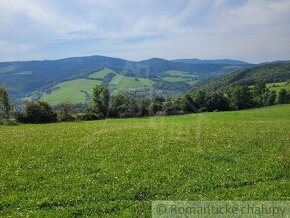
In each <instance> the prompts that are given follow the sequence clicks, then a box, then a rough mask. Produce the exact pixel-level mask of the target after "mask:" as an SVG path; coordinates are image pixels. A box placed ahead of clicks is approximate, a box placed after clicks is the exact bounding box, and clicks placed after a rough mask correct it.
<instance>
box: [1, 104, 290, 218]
mask: <svg viewBox="0 0 290 218" xmlns="http://www.w3.org/2000/svg"><path fill="white" fill-rule="evenodd" d="M289 111H290V105H283V106H275V107H269V108H263V109H256V110H246V111H239V112H221V113H203V114H193V115H184V116H170V117H156V118H144V119H124V120H104V121H93V122H79V123H58V124H46V125H19V126H0V133H1V137H0V146H1V152H0V172H1V174H0V176H1V179H0V196H1V198H0V208H1V209H0V216H3V217H7V216H12V217H20V216H23V217H26V216H31V217H76V216H91V217H104V216H107V217H108V216H109V217H150V216H151V202H152V201H153V200H290V197H289V196H290V195H289V190H290V183H289V181H290V171H289V167H290V159H289V156H290V147H289V145H290V137H289V133H290V113H289Z"/></svg>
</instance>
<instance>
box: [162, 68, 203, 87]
mask: <svg viewBox="0 0 290 218" xmlns="http://www.w3.org/2000/svg"><path fill="white" fill-rule="evenodd" d="M164 75H166V76H164V77H161V79H162V80H164V81H166V82H187V83H188V84H190V85H194V84H195V83H196V81H197V76H196V75H192V74H190V73H188V72H184V71H179V70H168V71H166V72H164Z"/></svg>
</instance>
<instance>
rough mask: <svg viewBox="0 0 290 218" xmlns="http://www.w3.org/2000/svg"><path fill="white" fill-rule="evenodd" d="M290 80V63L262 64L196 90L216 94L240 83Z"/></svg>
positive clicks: (220, 78) (200, 85) (201, 85)
mask: <svg viewBox="0 0 290 218" xmlns="http://www.w3.org/2000/svg"><path fill="white" fill-rule="evenodd" d="M289 80H290V61H289V62H280V63H279V62H277V63H270V64H261V65H258V66H255V67H252V68H248V69H242V70H239V71H237V72H233V73H230V74H228V75H223V76H221V77H219V78H216V79H213V80H210V81H207V82H204V83H201V84H199V85H198V86H197V87H196V88H195V90H202V91H206V92H215V91H220V90H225V89H227V88H229V87H230V86H232V85H234V84H237V83H240V84H246V85H253V84H255V83H257V82H265V83H276V82H285V81H289Z"/></svg>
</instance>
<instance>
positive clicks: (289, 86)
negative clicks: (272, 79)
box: [267, 82, 290, 93]
mask: <svg viewBox="0 0 290 218" xmlns="http://www.w3.org/2000/svg"><path fill="white" fill-rule="evenodd" d="M267 87H268V88H269V89H270V91H276V92H277V93H278V92H279V91H280V90H281V89H286V90H290V82H280V83H268V84H267Z"/></svg>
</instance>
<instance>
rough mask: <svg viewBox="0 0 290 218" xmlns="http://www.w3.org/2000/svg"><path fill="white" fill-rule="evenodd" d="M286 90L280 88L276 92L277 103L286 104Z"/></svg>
mask: <svg viewBox="0 0 290 218" xmlns="http://www.w3.org/2000/svg"><path fill="white" fill-rule="evenodd" d="M287 95H288V94H287V91H286V89H281V90H280V91H279V94H278V103H279V104H287Z"/></svg>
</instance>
